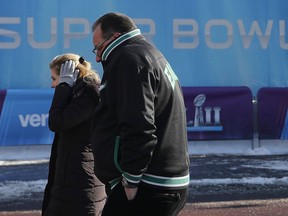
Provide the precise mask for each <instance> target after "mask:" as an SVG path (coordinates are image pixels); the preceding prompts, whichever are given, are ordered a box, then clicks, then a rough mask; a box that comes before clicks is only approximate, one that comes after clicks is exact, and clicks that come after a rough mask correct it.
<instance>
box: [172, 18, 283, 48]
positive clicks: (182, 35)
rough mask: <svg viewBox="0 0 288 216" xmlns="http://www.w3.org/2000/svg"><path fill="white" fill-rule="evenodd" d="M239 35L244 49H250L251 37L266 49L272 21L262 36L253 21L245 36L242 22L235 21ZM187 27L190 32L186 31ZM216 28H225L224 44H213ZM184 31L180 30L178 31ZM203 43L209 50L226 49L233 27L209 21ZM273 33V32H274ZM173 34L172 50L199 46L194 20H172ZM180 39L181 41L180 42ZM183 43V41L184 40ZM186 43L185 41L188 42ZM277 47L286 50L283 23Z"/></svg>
mask: <svg viewBox="0 0 288 216" xmlns="http://www.w3.org/2000/svg"><path fill="white" fill-rule="evenodd" d="M237 25H238V29H239V33H240V36H241V39H242V44H243V47H244V48H245V49H248V48H250V46H251V42H252V39H253V37H254V36H255V35H256V36H257V38H258V39H259V42H260V45H261V48H262V49H267V47H268V45H269V40H270V37H271V33H272V27H273V20H268V22H267V25H266V29H265V32H264V34H263V32H262V30H261V28H260V25H259V23H258V21H253V22H252V25H251V26H250V29H249V33H248V35H247V33H246V29H245V26H244V23H243V20H237ZM188 27H190V28H192V30H186V29H187V28H188ZM216 27H222V28H223V27H225V28H226V29H227V40H226V41H225V42H218V43H216V42H213V41H212V39H211V38H212V33H211V29H212V28H216ZM181 28H182V29H183V28H184V29H185V30H180V29H181ZM204 29H205V42H206V45H207V46H208V47H209V48H211V49H227V48H229V47H230V46H231V45H232V42H233V35H234V33H233V26H232V24H231V23H230V22H229V21H228V20H225V19H215V20H209V21H208V22H207V23H206V25H205V27H204ZM274 32H275V31H274ZM173 33H174V43H173V44H174V45H173V46H174V48H177V49H195V48H197V47H198V45H199V44H200V41H199V26H198V23H197V21H196V20H194V19H174V20H173ZM181 39H182V41H181ZM185 39H186V41H185V42H183V40H185ZM189 39H190V41H189V42H187V40H189ZM279 45H280V47H281V48H282V49H288V44H287V43H285V21H284V20H280V21H279Z"/></svg>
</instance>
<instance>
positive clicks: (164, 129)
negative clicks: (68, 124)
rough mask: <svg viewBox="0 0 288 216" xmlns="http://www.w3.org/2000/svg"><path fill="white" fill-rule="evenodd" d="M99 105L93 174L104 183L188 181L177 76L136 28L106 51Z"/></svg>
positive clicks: (178, 184)
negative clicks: (120, 181) (122, 180)
mask: <svg viewBox="0 0 288 216" xmlns="http://www.w3.org/2000/svg"><path fill="white" fill-rule="evenodd" d="M102 65H103V69H104V74H103V78H102V83H101V87H100V98H101V104H100V106H98V109H97V111H96V114H95V120H94V122H93V134H92V136H93V148H94V149H95V151H94V155H95V160H96V161H95V173H96V175H97V176H98V177H99V179H100V180H101V181H102V182H104V183H105V184H110V185H111V186H112V187H113V185H114V183H117V182H119V180H120V179H121V176H123V177H125V178H126V179H127V180H128V181H129V182H130V183H134V184H138V183H139V182H140V181H141V182H143V183H145V184H149V185H154V186H158V187H165V188H185V187H188V184H189V154H188V148H187V131H186V111H185V106H184V101H183V95H182V90H181V87H180V85H179V82H178V79H177V77H176V75H175V74H174V72H173V70H172V68H171V67H170V65H169V63H168V62H167V61H166V59H165V58H164V57H163V55H162V54H161V53H160V52H159V51H158V50H157V49H156V48H155V47H153V46H152V45H150V44H149V43H148V42H147V41H146V40H145V39H144V38H143V36H142V35H141V34H140V31H139V30H138V29H136V30H134V31H131V32H128V33H126V34H124V35H121V36H120V37H119V38H117V39H116V40H115V41H113V42H112V43H110V44H109V45H108V46H107V47H106V48H105V50H104V51H103V54H102Z"/></svg>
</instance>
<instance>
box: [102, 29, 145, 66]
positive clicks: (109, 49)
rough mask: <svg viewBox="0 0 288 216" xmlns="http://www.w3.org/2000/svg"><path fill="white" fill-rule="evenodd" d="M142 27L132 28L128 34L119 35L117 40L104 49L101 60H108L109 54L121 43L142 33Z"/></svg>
mask: <svg viewBox="0 0 288 216" xmlns="http://www.w3.org/2000/svg"><path fill="white" fill-rule="evenodd" d="M140 34H141V32H140V29H135V30H132V31H130V32H127V33H126V34H123V35H121V36H120V37H118V38H117V39H116V40H114V41H113V42H112V43H111V44H109V45H108V46H107V47H106V49H105V50H104V51H103V53H102V56H101V60H102V61H105V60H107V58H108V56H109V54H110V53H111V52H112V51H113V50H114V49H115V48H116V47H117V46H119V45H120V44H122V43H123V42H125V41H126V40H129V39H130V38H133V37H135V36H138V35H140Z"/></svg>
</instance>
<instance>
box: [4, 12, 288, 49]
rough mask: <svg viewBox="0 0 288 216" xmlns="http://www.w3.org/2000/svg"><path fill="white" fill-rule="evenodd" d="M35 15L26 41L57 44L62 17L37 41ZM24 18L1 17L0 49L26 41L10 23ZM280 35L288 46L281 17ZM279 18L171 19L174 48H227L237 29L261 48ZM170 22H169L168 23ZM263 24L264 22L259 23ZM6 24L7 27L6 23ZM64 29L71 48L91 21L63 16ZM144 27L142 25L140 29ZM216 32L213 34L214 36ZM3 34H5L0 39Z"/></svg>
mask: <svg viewBox="0 0 288 216" xmlns="http://www.w3.org/2000/svg"><path fill="white" fill-rule="evenodd" d="M34 19H35V18H34V17H28V18H27V34H28V37H27V38H28V39H27V43H28V44H29V45H30V46H31V47H32V48H35V49H48V48H51V47H53V46H55V45H56V44H57V39H58V38H59V37H58V34H59V33H58V31H57V28H58V23H59V20H58V19H57V18H55V17H52V18H50V35H48V36H50V39H49V41H45V42H43V41H41V42H39V41H35V39H34V38H35V32H39V29H35V24H34ZM22 21H23V20H21V18H20V17H0V49H16V48H17V47H19V46H20V45H21V43H23V42H22V41H21V39H22V37H24V36H23V34H25V32H17V31H13V30H11V29H9V26H10V25H11V26H15V25H21V24H22ZM278 22H279V27H278V28H279V29H278V33H279V35H278V38H279V47H280V48H281V49H288V42H286V41H285V34H286V29H285V20H278ZM135 23H136V24H137V25H139V26H142V28H143V35H144V36H145V37H146V38H147V39H149V40H152V38H153V36H154V35H155V34H156V24H155V21H154V20H153V19H151V18H141V19H135ZM275 23H277V21H275V20H267V22H266V23H265V22H264V23H263V22H261V23H260V22H259V21H257V20H253V21H252V23H248V24H247V23H246V24H245V25H244V22H243V20H242V19H238V20H237V22H236V24H235V25H237V26H236V27H235V26H233V25H232V22H231V21H229V20H227V19H210V20H208V21H207V23H206V24H205V25H204V26H203V28H202V27H199V24H198V22H197V20H195V19H173V23H172V27H173V29H172V31H173V32H172V34H173V48H175V49H196V48H197V47H198V46H199V45H200V43H203V42H204V43H205V44H206V46H207V47H208V48H210V49H228V48H229V47H231V46H232V44H233V41H234V39H235V37H234V36H235V32H236V30H238V32H239V35H240V38H241V42H242V45H243V47H244V48H245V49H249V48H250V47H251V43H252V40H253V38H254V37H256V38H257V39H258V41H259V43H260V46H261V48H262V49H267V48H268V46H269V41H270V37H271V34H276V33H277V31H276V29H275V28H277V27H275V26H276V25H275ZM167 24H168V25H169V23H167ZM260 24H261V25H260ZM74 25H76V26H77V27H81V31H77V32H75V31H72V27H73V26H74ZM3 26H5V27H3ZM63 26H64V29H63V32H60V34H63V35H64V37H63V38H64V39H63V40H64V43H63V44H64V45H63V46H64V48H70V46H71V45H70V43H71V40H72V39H78V40H79V39H82V38H86V37H88V36H89V35H90V34H91V29H90V26H91V23H90V22H89V20H87V19H85V18H64V19H63ZM11 28H12V27H11ZM220 28H221V29H222V31H221V32H223V29H224V31H225V32H224V36H223V34H221V35H218V34H217V35H216V33H214V34H215V35H214V34H213V32H215V31H212V30H215V29H216V30H217V29H220ZM201 29H204V35H205V38H204V40H203V41H201V39H200V32H199V31H200V30H201ZM141 31H142V29H141ZM213 36H214V37H213ZM216 36H217V37H218V38H219V36H220V37H223V38H220V39H222V41H215V40H214V41H213V38H216ZM1 38H4V40H3V39H2V40H3V41H1Z"/></svg>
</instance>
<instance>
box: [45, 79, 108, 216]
mask: <svg viewBox="0 0 288 216" xmlns="http://www.w3.org/2000/svg"><path fill="white" fill-rule="evenodd" d="M98 103H99V91H98V85H97V84H96V81H95V80H94V79H93V78H91V77H85V78H84V79H83V78H81V79H78V80H77V82H76V84H75V85H74V87H73V88H70V87H69V86H68V85H66V84H65V83H61V84H60V85H58V86H57V87H56V89H55V93H54V97H53V101H52V105H51V108H50V111H49V128H50V130H51V131H53V132H55V137H54V141H53V144H52V149H51V157H50V164H49V174H48V183H47V185H46V188H45V193H44V200H43V206H42V215H45V216H46V215H48V216H49V215H57V216H58V215H59V216H65V215H67V216H68V215H69V216H72V215H73V216H74V215H75V216H86V215H87V216H88V215H89V216H90V215H91V216H92V215H93V216H95V215H98V214H100V211H101V209H102V207H103V205H104V202H105V197H106V195H105V192H104V191H105V189H104V185H103V184H102V183H101V182H100V181H99V180H98V179H97V178H96V176H95V175H94V158H93V154H92V146H91V138H90V137H91V136H90V133H91V129H90V127H91V120H92V115H93V112H94V110H95V107H96V106H97V104H98Z"/></svg>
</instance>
